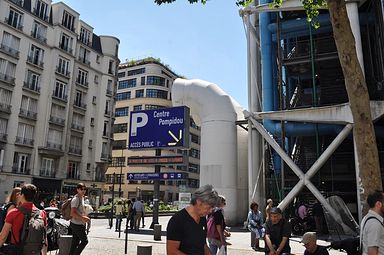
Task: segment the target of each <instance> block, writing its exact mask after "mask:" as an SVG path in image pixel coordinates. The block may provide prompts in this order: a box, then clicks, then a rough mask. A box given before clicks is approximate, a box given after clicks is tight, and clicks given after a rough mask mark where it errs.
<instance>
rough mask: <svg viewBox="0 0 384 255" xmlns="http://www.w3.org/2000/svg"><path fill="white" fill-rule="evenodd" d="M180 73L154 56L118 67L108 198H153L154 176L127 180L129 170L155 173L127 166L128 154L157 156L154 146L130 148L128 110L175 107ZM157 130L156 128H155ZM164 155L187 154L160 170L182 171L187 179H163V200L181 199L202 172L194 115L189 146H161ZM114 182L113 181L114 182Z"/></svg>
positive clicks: (198, 135) (105, 192) (152, 170)
mask: <svg viewBox="0 0 384 255" xmlns="http://www.w3.org/2000/svg"><path fill="white" fill-rule="evenodd" d="M176 78H178V76H177V75H176V74H175V73H174V72H173V71H172V70H170V68H168V67H167V66H166V65H164V64H162V63H161V62H160V61H159V60H157V59H154V58H146V59H142V60H138V61H131V62H128V63H124V64H121V65H120V66H119V71H118V80H119V81H118V87H117V94H116V105H115V116H116V120H115V123H114V126H113V133H114V134H113V137H114V142H113V145H112V162H111V164H110V167H109V168H108V170H107V175H106V179H107V184H106V186H105V191H104V194H105V198H104V200H106V199H111V198H112V190H114V192H115V193H114V194H115V197H118V196H119V193H120V195H121V196H122V197H125V198H127V197H129V198H132V197H138V198H140V199H143V200H145V201H152V199H153V190H154V185H153V181H152V180H136V181H132V180H129V181H128V180H127V174H128V173H153V172H154V171H155V167H154V166H144V165H143V166H133V165H129V166H128V157H135V156H155V150H135V151H133V150H128V149H127V145H128V131H129V115H130V114H129V113H130V112H132V111H138V110H152V109H159V108H165V107H172V102H171V97H172V95H171V89H172V84H173V81H174V80H175V79H176ZM154 132H155V131H154ZM161 155H162V156H174V155H185V161H184V164H182V165H167V166H162V167H161V172H180V173H183V174H184V175H186V176H187V178H186V179H185V180H177V181H176V180H173V181H168V180H167V181H160V200H162V201H164V202H170V201H175V200H177V199H178V193H179V192H190V191H192V190H194V189H196V188H198V187H199V173H200V130H199V128H198V127H197V126H196V124H195V123H194V122H193V120H192V119H191V123H190V148H189V149H188V150H180V149H175V150H169V149H162V150H161ZM113 183H114V185H113ZM112 186H114V187H113V188H112Z"/></svg>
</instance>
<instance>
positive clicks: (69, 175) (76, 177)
mask: <svg viewBox="0 0 384 255" xmlns="http://www.w3.org/2000/svg"><path fill="white" fill-rule="evenodd" d="M67 179H74V180H80V173H67Z"/></svg>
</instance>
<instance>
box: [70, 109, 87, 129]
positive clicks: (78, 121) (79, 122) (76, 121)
mask: <svg viewBox="0 0 384 255" xmlns="http://www.w3.org/2000/svg"><path fill="white" fill-rule="evenodd" d="M72 127H73V128H75V129H77V130H84V116H83V115H81V114H78V113H75V112H74V113H73V116H72Z"/></svg>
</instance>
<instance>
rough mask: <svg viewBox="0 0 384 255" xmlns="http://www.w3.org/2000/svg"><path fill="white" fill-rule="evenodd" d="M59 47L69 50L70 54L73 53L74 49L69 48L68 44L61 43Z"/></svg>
mask: <svg viewBox="0 0 384 255" xmlns="http://www.w3.org/2000/svg"><path fill="white" fill-rule="evenodd" d="M59 48H60V49H62V50H64V51H66V52H68V53H69V54H72V52H73V50H72V49H71V48H69V46H68V45H64V44H59Z"/></svg>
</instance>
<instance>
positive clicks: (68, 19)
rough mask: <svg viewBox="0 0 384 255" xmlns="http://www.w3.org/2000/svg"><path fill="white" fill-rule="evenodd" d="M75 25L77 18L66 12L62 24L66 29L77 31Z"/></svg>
mask: <svg viewBox="0 0 384 255" xmlns="http://www.w3.org/2000/svg"><path fill="white" fill-rule="evenodd" d="M74 23H75V17H74V16H73V15H71V14H69V13H68V12H67V11H64V13H63V20H62V22H61V24H62V25H63V26H64V27H66V28H68V29H69V30H71V31H75V28H74Z"/></svg>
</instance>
